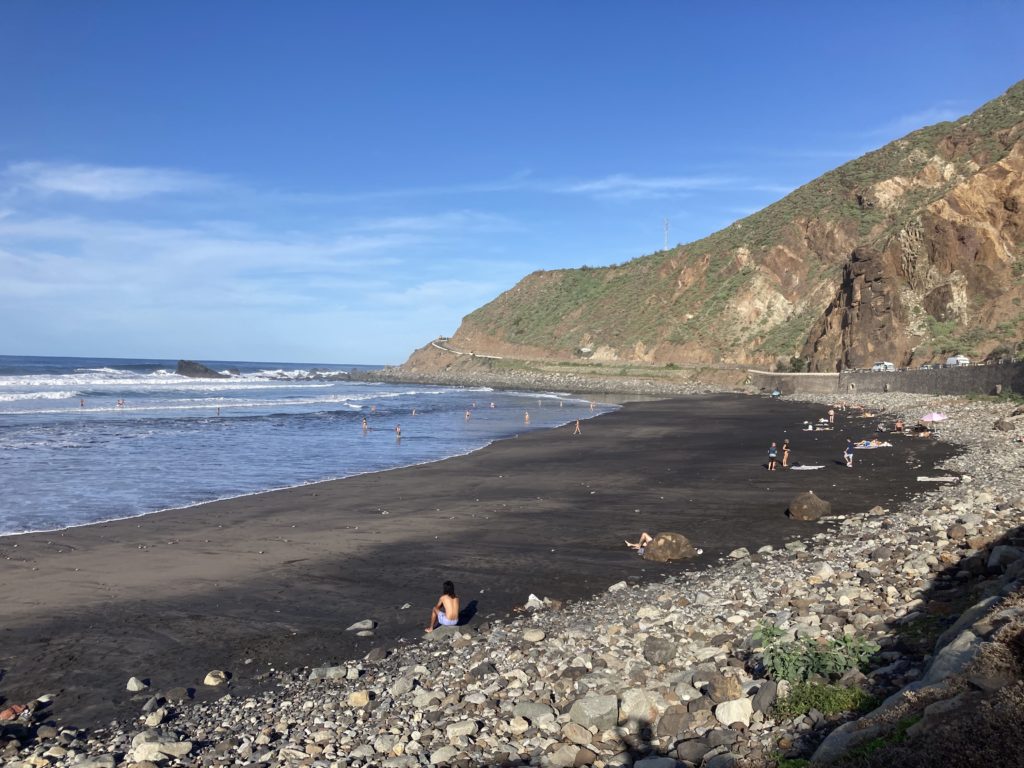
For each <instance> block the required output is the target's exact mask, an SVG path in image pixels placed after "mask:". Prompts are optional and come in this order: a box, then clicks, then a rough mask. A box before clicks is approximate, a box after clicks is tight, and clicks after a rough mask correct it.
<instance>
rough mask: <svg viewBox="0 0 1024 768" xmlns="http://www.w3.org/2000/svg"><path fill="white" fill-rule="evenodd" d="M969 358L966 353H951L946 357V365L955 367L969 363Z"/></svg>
mask: <svg viewBox="0 0 1024 768" xmlns="http://www.w3.org/2000/svg"><path fill="white" fill-rule="evenodd" d="M970 364H971V359H970V358H969V357H967V355H953V356H952V357H950V358H947V359H946V365H948V366H950V367H953V368H956V367H959V366H961V365H970Z"/></svg>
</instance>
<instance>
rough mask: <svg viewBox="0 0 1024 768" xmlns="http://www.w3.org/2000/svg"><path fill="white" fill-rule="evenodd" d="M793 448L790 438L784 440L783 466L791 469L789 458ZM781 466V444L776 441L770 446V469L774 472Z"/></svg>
mask: <svg viewBox="0 0 1024 768" xmlns="http://www.w3.org/2000/svg"><path fill="white" fill-rule="evenodd" d="M791 451H792V448H791V447H790V445H789V438H788V437H787V438H786V439H785V440H783V441H782V468H783V469H789V459H790V454H791ZM778 467H779V446H778V444H777V443H775V442H774V441H773V442H772V444H771V445H770V446H768V471H769V472H774V471H775V470H777V469H778Z"/></svg>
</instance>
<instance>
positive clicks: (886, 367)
mask: <svg viewBox="0 0 1024 768" xmlns="http://www.w3.org/2000/svg"><path fill="white" fill-rule="evenodd" d="M871 370H872V371H874V372H875V373H878V372H879V371H895V370H896V366H895V364H893V363H888V362H884V361H883V362H880V363H875V364H874V365H872V366H871Z"/></svg>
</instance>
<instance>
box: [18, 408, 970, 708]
mask: <svg viewBox="0 0 1024 768" xmlns="http://www.w3.org/2000/svg"><path fill="white" fill-rule="evenodd" d="M821 415H822V412H821V409H820V408H816V407H813V406H808V405H806V404H801V403H789V402H780V401H770V400H768V399H764V398H754V397H745V396H740V395H704V396H694V397H688V398H681V399H676V400H664V401H654V402H638V403H630V404H627V405H626V406H625V407H623V408H622V409H621V410H620V411H617V412H614V413H610V414H607V415H605V416H601V417H599V418H597V419H593V420H590V421H586V422H583V424H582V431H583V433H582V435H579V436H575V437H574V436H573V435H572V431H573V425H572V424H569V425H567V426H565V427H562V428H559V429H555V430H546V431H540V432H534V433H530V434H528V435H522V436H520V437H518V438H513V439H508V440H504V441H501V442H499V443H495V444H494V445H491V446H489V447H488V448H486V449H484V450H482V451H478V452H476V453H473V454H470V455H468V456H463V457H457V458H453V459H448V460H445V461H442V462H437V463H434V464H429V465H424V466H419V467H410V468H406V469H399V470H391V471H388V472H382V473H377V474H372V475H362V476H359V477H353V478H348V479H344V480H336V481H331V482H327V483H320V484H317V485H310V486H303V487H299V488H292V489H287V490H283V491H275V492H270V493H264V494H258V495H254V496H246V497H242V498H238V499H230V500H226V501H219V502H213V503H210V504H205V505H202V506H198V507H192V508H188V509H183V510H176V511H169V512H161V513H158V514H154V515H149V516H146V517H141V518H133V519H129V520H122V521H117V522H113V523H105V524H97V525H91V526H85V527H81V528H74V529H71V530H67V531H62V532H52V533H41V534H28V535H22V536H11V537H4V538H0V578H2V579H3V583H4V585H5V586H4V590H3V594H4V598H3V601H2V603H0V669H2V670H3V672H2V675H3V676H2V677H0V698H3V699H5V700H7V701H10V702H22V701H26V700H28V699H31V698H35V697H37V696H39V695H42V694H44V693H52V694H55V695H56V696H57V699H56V701H55V704H54V705H53V712H54V715H55V717H56V718H57V719H58V720H60V721H62V722H65V723H69V724H74V725H78V726H95V725H100V724H103V723H105V722H107V721H109V720H110V719H111V718H113V717H115V716H116V717H120V716H134V715H136V714H137V713H138V711H139V706H140V704H141V701H142V700H144V698H145V696H143V697H142V698H141V699H140V698H139V695H138V694H130V693H128V692H127V691H126V690H125V683H126V681H127V679H128V678H129V677H130V676H132V675H135V676H138V677H140V678H148V679H150V680H151V681H152V684H153V690H167V689H169V688H172V687H176V686H185V687H192V688H195V689H196V690H197V697H198V698H203V697H212V696H217V695H222V694H223V692H224V691H223V689H218V690H212V689H205V688H204V686H202V684H201V683H202V679H203V677H204V676H205V674H206V672H207V671H209V670H211V669H226V670H228V671H230V672H231V673H232V674H233V676H234V678H233V681H232V685H233V686H234V687H236V688H238V689H240V690H242V691H244V690H248V689H251V688H252V687H253V686H255V685H258V679H259V677H260V675H262V674H263V673H265V672H267V671H268V670H269V669H272V668H274V669H278V670H281V669H285V670H287V669H291V668H293V667H299V666H306V665H320V664H324V663H330V662H332V661H335V662H336V661H341V660H344V659H349V658H355V657H359V656H362V655H363V654H365V653H366V652H367V651H369V650H370V649H371V648H373V647H375V646H382V647H385V648H391V647H394V646H396V645H398V644H400V643H403V642H412V641H415V639H416V638H418V637H419V636H420V635H421V634H422V628H423V626H424V624H425V623H426V620H427V617H428V615H429V609H430V606H431V605H432V604H433V602H434V601H435V600H436V598H437V595H438V593H439V592H440V587H441V582H442V581H443V580H444V579H448V578H450V579H452V580H453V581H454V582H455V584H456V587H457V588H458V591H459V594H460V597H461V598H462V601H463V605H464V606H468V607H469V612H470V613H475V617H474V621H480V620H486V619H487V618H488V617H491V616H494V617H500V616H502V615H505V614H507V612H508V611H510V610H511V609H512V608H513V607H515V606H519V605H522V603H523V602H524V601H525V600H526V598H527V596H528V595H529V594H530V593H531V592H533V593H535V594H537V595H541V596H549V597H552V598H556V599H560V600H565V599H575V598H580V597H584V596H587V595H590V594H593V593H595V592H597V591H600V590H603V589H604V588H606V587H607V586H608V585H610V584H612V583H614V582H616V581H619V580H622V579H627V580H642V579H647V578H656V577H657V576H658V575H660V574H666V573H672V572H675V571H678V570H679V569H682V568H706V567H709V566H710V565H712V564H713V563H714V562H715V561H716V560H717V558H718V557H720V556H721V555H723V554H724V553H727V552H728V551H730V550H731V549H733V548H735V547H739V546H746V547H748V548H750V549H751V551H753V550H754V549H755V548H756V547H758V546H761V545H763V544H775V545H778V544H781V543H782V542H784V541H786V540H788V539H789V538H792V537H793V536H795V535H811V534H813V533H816V532H818V531H820V530H821V528H820V527H819V526H817V525H815V524H808V523H799V522H794V521H790V520H789V519H788V518H786V517H785V515H784V510H785V508H786V506H787V504H788V502H789V500H790V499H791V498H792V497H793V496H794V495H796V494H797V493H798V492H801V491H804V490H808V489H813V490H814V491H815V492H816V493H818V495H820V496H821V497H823V498H825V499H827V500H829V501H831V502H832V505H833V512H834V513H835V514H856V513H858V512H862V511H864V510H867V509H869V508H870V507H872V506H874V505H875V504H882V505H887V504H889V503H891V502H893V501H897V500H900V499H905V498H907V497H908V496H909V495H911V494H912V493H913V492H915V491H917V490H922V489H921V488H920V485H921V484H918V483H916V481H915V478H916V476H917V475H918V474H927V473H928V471H929V470H930V467H932V466H933V465H934V463H935V462H937V461H939V460H941V459H942V458H945V457H946V456H948V455H949V453H950V452H951V449H950V448H949V447H948V446H945V445H943V444H941V443H937V442H936V441H934V440H920V439H914V438H910V437H903V436H895V437H894V438H893V442H894V443H895V447H894V448H890V449H881V450H874V451H857V453H856V458H857V461H856V466H855V468H854V469H853V470H850V469H847V468H845V467H843V466H841V454H842V449H843V446H844V445H845V439H846V437H847V436H849V437H852V438H854V439H859V438H861V437H867V436H871V435H872V434H873V432H874V426H875V424H876V423H877V419H859V418H854V417H853V415H852V414H843V413H840V414H838V416H837V429H836V431H835V432H817V433H804V432H800V431H799V429H800V424H801V422H802V421H803V420H804V419H808V418H812V417H813V418H816V417H818V416H821ZM784 437H789V438H790V440H791V442H793V444H794V454H793V458H794V460H795V461H797V462H802V463H805V464H826V468H825V469H822V470H819V471H814V472H776V473H769V472H768V471H767V470H766V469H765V464H766V455H767V448H768V444H769V443H770V442H771V441H772V440H776V441H778V442H779V443H780V444H781V442H782V439H783V438H784ZM640 530H648V531H650V532H651V533H656V532H658V531H663V530H673V531H679V532H681V533H683V534H685V535H687V536H688V537H690V539H691V540H692V541H693V542H694V544H695V545H696V546H699V547H703V548H704V554H703V555H702V556H701V557H700V558H698V559H697V560H694V561H690V562H688V563H685V564H673V565H668V566H664V565H654V564H651V563H647V562H645V561H643V560H642V559H640V558H638V557H636V555H634V554H631V553H630V552H629V550H627V549H626V547H625V546H624V545H623V543H622V541H623V539H624V538H627V537H628V538H630V539H633V537H635V536H636V535H637V534H638V532H639V531H640ZM405 604H409V605H410V606H411V607H410V608H403V606H404V605H405ZM366 618H371V619H373V620H374V621H376V622H378V628H377V630H376V635H375V637H373V638H357V637H355V636H354V635H353V633H349V632H346V631H345V628H346V627H348V626H349V625H350V624H352V623H353V622H355V621H358V620H361V619H366Z"/></svg>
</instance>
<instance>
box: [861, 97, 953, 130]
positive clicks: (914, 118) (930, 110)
mask: <svg viewBox="0 0 1024 768" xmlns="http://www.w3.org/2000/svg"><path fill="white" fill-rule="evenodd" d="M962 115H963V111H962V110H960V109H957V108H956V106H955V104H953V103H952V102H942V103H940V104H936V105H933V106H931V107H927V108H925V109H922V110H919V111H917V112H911V113H909V114H905V115H899V116H897V117H894V118H892V119H891V120H888V121H886V123H885V124H884V125H880V126H879V127H877V128H875V129H873V130H871V131H868V135H870V136H891V137H894V138H896V137H899V136H903V135H905V134H908V133H910V132H911V131H916V130H918V129H919V128H925V127H927V126H929V125H934V124H935V123H942V122H946V121H947V120H956V119H958V118H959V117H961V116H962Z"/></svg>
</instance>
